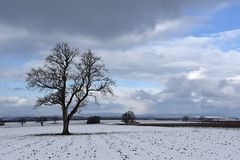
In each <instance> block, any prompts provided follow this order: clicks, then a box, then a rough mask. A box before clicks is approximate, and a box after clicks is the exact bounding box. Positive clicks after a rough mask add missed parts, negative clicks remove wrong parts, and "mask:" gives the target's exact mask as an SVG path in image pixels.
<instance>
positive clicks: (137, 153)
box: [0, 122, 240, 160]
mask: <svg viewBox="0 0 240 160" xmlns="http://www.w3.org/2000/svg"><path fill="white" fill-rule="evenodd" d="M61 130H62V126H61V124H60V123H59V124H51V123H47V124H46V125H45V126H43V127H41V126H40V125H39V124H37V123H29V124H28V123H27V124H26V126H24V127H20V124H11V125H10V124H6V125H5V126H1V127H0V142H1V143H0V160H17V159H19V160H25V159H31V160H37V159H38V160H44V159H47V160H49V159H51V160H52V159H54V160H76V159H81V160H111V159H114V160H123V159H126V160H127V159H130V160H152V159H153V160H158V159H159V160H215V159H216V160H225V159H226V160H231V159H232V160H238V159H239V157H240V143H239V140H240V132H239V130H238V129H221V128H181V127H174V128H170V127H144V126H125V125H111V124H98V125H86V124H82V123H76V122H75V123H72V124H71V126H70V131H71V132H72V133H75V134H74V135H71V136H60V135H54V134H55V133H60V132H61ZM39 134H40V135H39ZM41 134H42V135H41ZM47 134H49V135H47Z"/></svg>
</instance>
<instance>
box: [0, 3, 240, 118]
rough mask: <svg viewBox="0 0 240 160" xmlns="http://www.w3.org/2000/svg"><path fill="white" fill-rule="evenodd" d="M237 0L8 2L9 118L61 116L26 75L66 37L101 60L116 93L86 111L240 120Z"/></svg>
mask: <svg viewBox="0 0 240 160" xmlns="http://www.w3.org/2000/svg"><path fill="white" fill-rule="evenodd" d="M239 15H240V2H239V1H237V0H211V1H209V0H199V1H197V0H196V1H193V0H131V1H129V0H121V1H119V0H101V1H99V0H70V1H65V0H51V1H49V0H41V1H32V0H21V1H19V0H11V1H9V0H2V1H1V2H0V56H1V63H0V117H2V116H22V115H60V114H61V109H60V108H58V107H55V108H49V107H41V108H37V109H33V107H34V104H35V99H36V98H37V97H38V96H39V95H40V94H39V93H38V92H37V91H34V90H28V89H26V82H25V76H26V73H27V72H29V70H30V69H31V68H32V67H34V66H38V65H41V64H42V63H43V62H44V58H45V57H46V56H47V55H48V54H50V53H51V52H50V51H51V49H52V48H53V47H54V45H55V44H56V43H58V42H67V43H69V45H70V46H73V47H77V48H80V51H81V52H83V51H85V50H86V49H92V50H93V51H94V52H95V53H96V54H97V55H99V56H101V57H102V58H103V60H104V62H105V64H106V66H107V67H108V68H109V70H110V74H111V76H112V77H113V79H114V80H115V81H116V83H117V87H116V88H115V89H114V92H115V96H113V97H108V98H103V99H100V105H89V106H87V107H86V108H84V109H82V113H93V112H113V113H123V112H125V111H128V110H132V111H134V112H135V113H137V114H143V113H147V114H162V115H169V114H172V115H193V114H194V115H216V116H236V117H240V65H239V64H240V16H239Z"/></svg>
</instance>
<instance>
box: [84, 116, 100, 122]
mask: <svg viewBox="0 0 240 160" xmlns="http://www.w3.org/2000/svg"><path fill="white" fill-rule="evenodd" d="M100 120H101V118H100V117H99V116H93V117H89V118H88V119H87V124H98V123H100Z"/></svg>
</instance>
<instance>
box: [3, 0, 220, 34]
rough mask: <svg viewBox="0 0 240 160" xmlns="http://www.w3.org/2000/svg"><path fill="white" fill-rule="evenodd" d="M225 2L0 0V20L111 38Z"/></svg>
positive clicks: (47, 30)
mask: <svg viewBox="0 0 240 160" xmlns="http://www.w3.org/2000/svg"><path fill="white" fill-rule="evenodd" d="M222 2H224V1H217V0H214V1H208V0H203V1H201V2H198V1H191V0H182V1H179V0H168V1H165V0H150V1H144V0H140V1H139V0H131V1H129V0H122V1H118V0H101V1H97V0H80V1H79V0H71V1H65V0H51V1H49V0H41V1H32V0H22V1H19V0H13V1H6V0H5V1H2V2H1V5H0V21H1V22H3V23H6V24H9V25H12V26H17V27H22V28H27V30H32V31H36V32H40V33H45V34H46V33H51V32H53V31H54V32H55V31H61V32H65V33H74V34H80V35H88V36H93V37H97V38H112V37H114V36H118V35H123V34H126V33H132V32H141V31H143V30H145V29H146V28H151V27H154V26H155V25H156V24H157V23H159V22H161V21H163V20H169V19H177V18H179V17H181V16H183V15H184V14H185V12H189V11H191V10H194V9H198V10H199V11H201V10H203V11H206V10H208V9H212V8H215V7H216V6H218V5H219V4H221V3H222Z"/></svg>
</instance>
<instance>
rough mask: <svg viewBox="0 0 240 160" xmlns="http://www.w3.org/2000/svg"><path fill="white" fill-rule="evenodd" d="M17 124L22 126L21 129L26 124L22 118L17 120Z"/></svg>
mask: <svg viewBox="0 0 240 160" xmlns="http://www.w3.org/2000/svg"><path fill="white" fill-rule="evenodd" d="M18 121H19V123H20V124H21V125H22V127H23V125H24V124H25V123H26V121H27V120H26V119H25V118H24V117H22V118H20V119H19V120H18Z"/></svg>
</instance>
